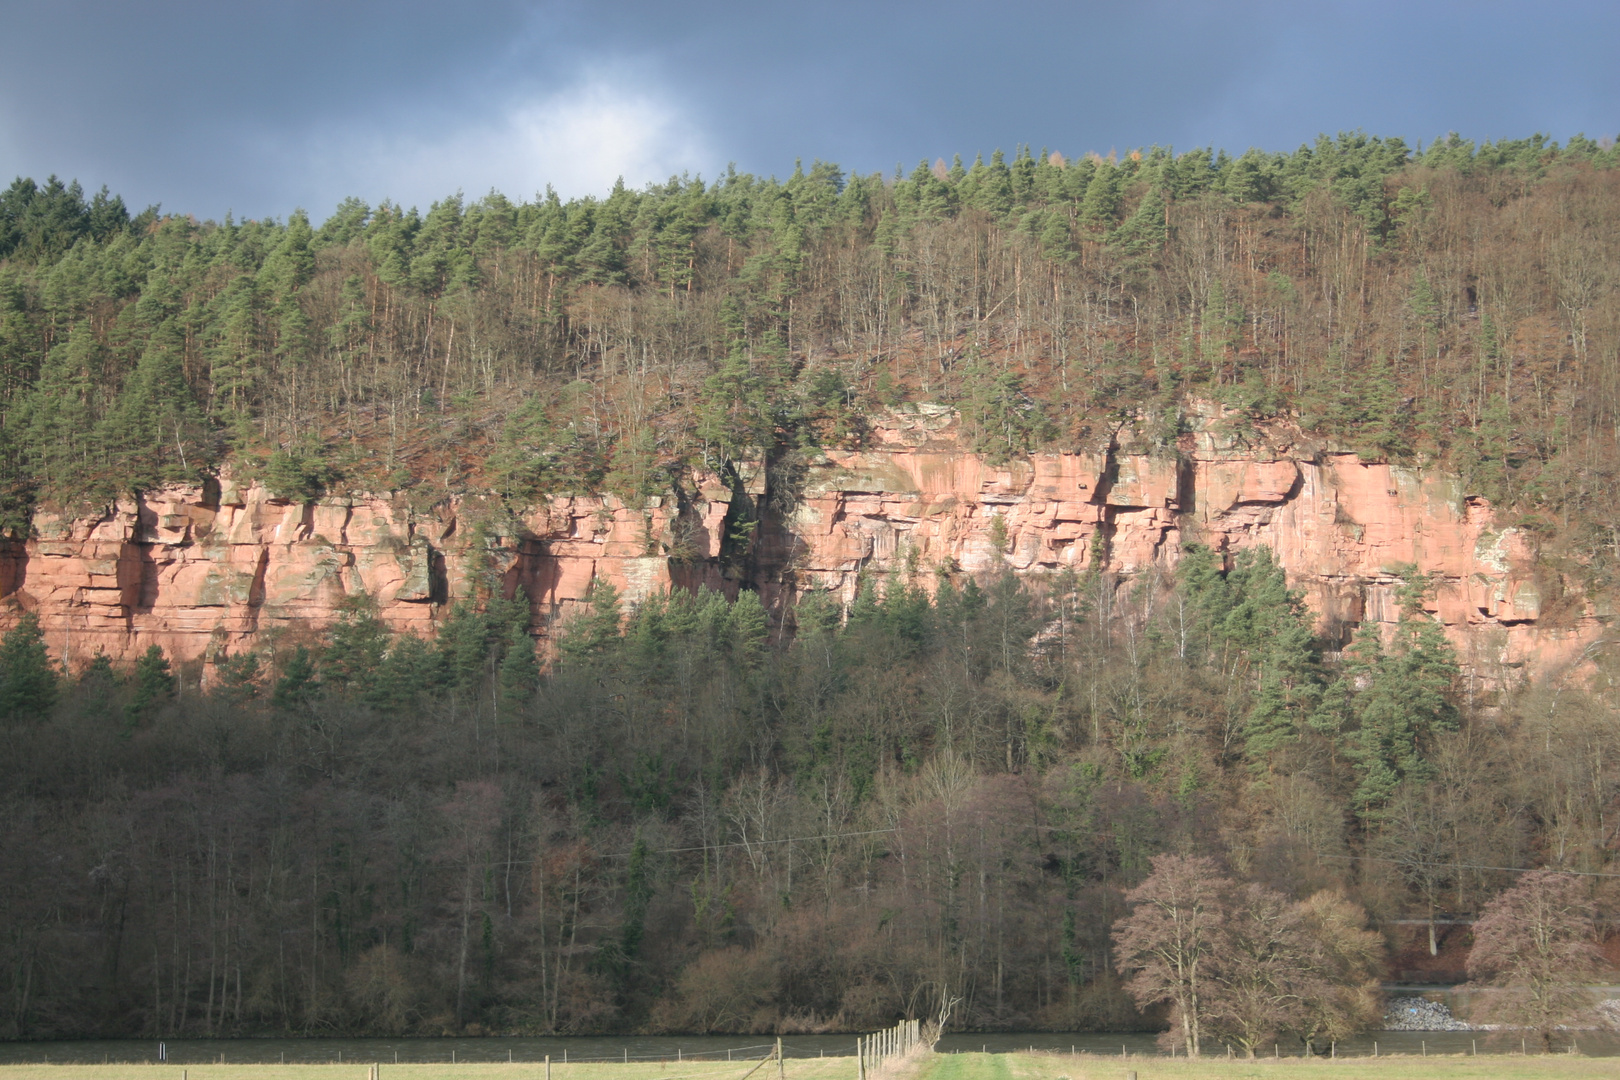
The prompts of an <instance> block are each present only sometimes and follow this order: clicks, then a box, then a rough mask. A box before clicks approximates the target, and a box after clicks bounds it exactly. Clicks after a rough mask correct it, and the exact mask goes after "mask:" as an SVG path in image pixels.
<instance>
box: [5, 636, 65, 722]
mask: <svg viewBox="0 0 1620 1080" xmlns="http://www.w3.org/2000/svg"><path fill="white" fill-rule="evenodd" d="M57 678H58V675H57V670H56V667H55V665H53V664H52V663H51V657H50V653H49V652H48V651H47V650H46V648H45V633H44V631H42V630H41V629H40V626H39V616H37V615H35V614H34V613H33V612H31V611H30V612H26V613H25V614H24V615H23V616H22V617H21V618H20V619H18V620H17V625H16V626H14V627H12V628H11V629H10V630H8V631H7V632H6V636H5V637H4V638H0V718H3V719H6V720H10V721H17V720H43V719H45V717H47V716H48V715H50V711H51V707H52V706H53V705H55V704H56V689H57V685H56V684H57Z"/></svg>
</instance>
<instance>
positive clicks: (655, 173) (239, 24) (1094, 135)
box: [0, 0, 1620, 220]
mask: <svg viewBox="0 0 1620 1080" xmlns="http://www.w3.org/2000/svg"><path fill="white" fill-rule="evenodd" d="M1617 42H1620V4H1616V3H1614V2H1613V0H1581V2H1568V3H1556V2H1543V3H1539V4H1531V3H1519V2H1514V3H1508V2H1492V0H1472V2H1467V3H1464V2H1455V3H1437V2H1425V0H1367V2H1360V3H1356V2H1331V0H1324V2H1317V0H1292V2H1281V0H1278V2H1272V0H1223V2H1202V0H1200V2H1193V0H1184V2H1174V0H1107V2H1091V0H1071V2H1069V3H1057V2H1038V0H1006V2H1003V3H995V4H993V3H972V2H961V0H931V2H926V3H924V2H913V0H894V2H890V0H818V2H814V3H797V4H784V3H770V2H761V0H754V2H751V3H743V2H734V0H660V2H647V0H598V2H582V0H483V2H471V0H469V2H463V3H459V4H445V3H428V2H425V0H392V2H377V0H322V2H311V0H208V2H205V0H146V2H136V0H0V175H3V179H0V182H4V181H6V180H9V179H10V177H12V176H14V175H19V174H20V175H26V176H34V177H36V178H41V179H42V178H43V177H44V176H46V175H47V174H50V173H56V174H59V175H61V176H63V177H64V178H69V177H77V178H78V179H80V180H81V181H82V182H83V183H84V185H85V186H86V188H87V189H91V190H93V189H95V188H96V187H99V186H100V185H102V184H107V185H108V186H109V187H111V188H112V189H113V190H114V191H115V192H119V193H122V194H123V195H124V196H125V198H126V200H127V201H128V202H129V203H131V205H132V206H134V207H137V208H138V207H140V206H144V205H146V204H148V203H153V202H161V203H162V204H163V206H164V207H165V209H167V210H170V211H176V212H189V213H193V214H196V215H198V216H199V217H215V218H217V217H221V216H223V215H224V214H225V212H226V211H227V210H232V211H234V212H235V213H236V215H237V216H238V217H239V218H240V217H261V216H267V215H268V216H276V217H283V216H285V215H286V214H287V213H288V212H289V211H291V210H292V209H293V208H294V207H298V206H303V207H306V208H307V209H308V210H309V211H310V212H311V214H312V215H313V216H314V217H315V218H316V219H317V220H319V219H321V218H323V217H325V216H326V214H328V213H329V212H330V211H331V209H332V207H333V206H334V205H335V204H336V203H337V202H338V200H340V199H341V198H343V197H344V196H345V195H356V196H359V197H360V198H362V199H364V200H366V201H367V202H369V203H373V204H374V203H376V202H378V201H380V200H382V199H384V198H391V199H393V200H395V201H398V202H403V203H405V204H407V205H410V204H415V205H420V206H423V207H424V208H425V207H426V205H427V204H428V203H430V202H432V201H433V200H434V199H436V198H439V197H442V196H443V195H446V194H448V193H451V192H453V191H455V190H457V189H460V190H462V191H465V192H466V193H467V194H468V195H469V196H477V195H481V194H483V193H484V192H486V191H488V190H489V189H490V188H492V187H493V188H498V189H499V190H501V191H504V192H505V193H507V194H508V195H510V196H513V197H532V196H533V194H534V193H535V192H537V191H539V190H541V189H543V188H544V187H545V185H546V184H548V183H550V184H553V185H555V186H556V188H557V189H558V191H559V192H561V193H562V194H563V195H565V196H571V195H583V194H590V193H595V192H604V191H606V189H607V188H608V187H609V186H610V185H611V184H612V182H613V180H614V178H615V177H616V176H621V175H622V176H623V177H624V178H625V180H626V181H627V182H628V183H630V184H632V185H640V184H643V183H645V182H647V181H649V180H658V179H663V178H665V177H667V176H669V175H671V174H672V173H677V172H682V171H690V172H693V173H698V174H701V175H703V176H705V177H711V178H712V177H713V176H715V175H716V174H718V173H719V172H721V171H723V170H724V168H725V167H726V165H727V163H728V162H735V163H736V164H737V166H738V167H739V168H740V169H743V170H745V171H751V172H759V173H776V174H778V175H785V174H786V173H787V172H789V171H791V169H792V168H793V162H794V159H795V158H803V159H804V160H805V161H806V163H808V162H809V161H811V160H812V159H815V158H822V159H827V160H833V161H837V162H839V163H840V164H842V165H843V166H844V167H845V168H846V169H851V170H859V171H862V172H869V171H873V170H878V169H882V170H892V169H893V168H894V166H895V164H896V163H898V162H903V163H905V165H906V167H907V168H908V169H909V168H910V167H911V166H912V165H913V164H915V163H916V162H917V160H918V159H920V158H927V159H929V160H932V159H934V158H936V157H944V158H945V159H946V160H947V161H948V160H949V159H950V157H951V155H953V154H956V153H960V154H962V155H963V156H964V158H967V159H968V160H971V158H972V155H973V154H974V153H975V152H978V151H984V152H986V153H988V152H989V151H991V150H993V149H996V148H997V147H1002V148H1005V149H1007V150H1008V151H1009V152H1010V151H1011V150H1012V149H1013V148H1014V147H1015V146H1016V145H1017V144H1019V143H1030V144H1032V145H1033V146H1034V147H1036V148H1040V147H1043V146H1047V147H1051V148H1052V149H1055V150H1062V151H1064V152H1065V153H1069V154H1074V153H1082V152H1085V151H1088V150H1097V151H1101V152H1107V150H1109V149H1110V148H1118V149H1120V150H1124V149H1126V148H1128V147H1133V146H1145V145H1151V144H1153V143H1160V144H1170V145H1174V146H1176V147H1177V148H1180V149H1188V148H1191V147H1193V146H1200V145H1215V146H1218V147H1225V148H1227V149H1230V150H1233V151H1241V150H1243V149H1244V148H1246V147H1248V146H1260V147H1263V148H1265V149H1269V150H1288V149H1292V148H1294V147H1295V146H1298V145H1299V144H1300V143H1301V142H1304V141H1308V140H1311V139H1313V138H1314V137H1315V136H1316V135H1317V133H1319V132H1329V133H1332V132H1336V131H1340V130H1348V129H1354V128H1362V129H1364V130H1366V131H1368V132H1371V133H1374V134H1380V135H1400V136H1403V137H1405V138H1407V139H1408V140H1410V141H1414V142H1415V141H1417V140H1429V139H1432V138H1434V137H1435V136H1437V135H1441V134H1444V133H1445V132H1447V131H1450V130H1456V131H1459V132H1461V133H1463V134H1464V135H1466V136H1468V137H1470V138H1475V139H1487V138H1491V139H1494V138H1503V137H1520V136H1524V135H1529V134H1532V133H1534V132H1538V131H1539V132H1546V133H1548V134H1551V135H1552V136H1553V137H1555V138H1558V139H1560V140H1562V139H1565V138H1567V137H1568V136H1570V135H1572V134H1574V133H1576V132H1578V131H1584V132H1585V133H1587V134H1588V135H1591V136H1593V137H1598V136H1600V135H1612V134H1614V133H1616V132H1617V131H1620V62H1617V58H1616V44H1617Z"/></svg>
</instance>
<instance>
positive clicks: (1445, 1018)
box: [1384, 997, 1620, 1031]
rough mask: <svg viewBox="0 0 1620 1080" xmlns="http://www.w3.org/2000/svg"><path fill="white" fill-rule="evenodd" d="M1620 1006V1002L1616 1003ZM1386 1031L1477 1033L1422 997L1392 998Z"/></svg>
mask: <svg viewBox="0 0 1620 1080" xmlns="http://www.w3.org/2000/svg"><path fill="white" fill-rule="evenodd" d="M1616 1004H1617V1005H1620V1002H1616ZM1384 1030H1385V1031H1476V1030H1478V1029H1477V1028H1475V1027H1474V1025H1472V1024H1465V1023H1463V1022H1462V1021H1461V1020H1458V1019H1457V1018H1456V1017H1455V1016H1452V1015H1451V1010H1450V1009H1449V1008H1447V1007H1446V1006H1444V1005H1442V1004H1441V1003H1440V1002H1438V1001H1430V1000H1429V999H1428V998H1420V997H1396V998H1390V999H1389V1001H1388V1002H1387V1003H1386V1004H1385V1006H1384Z"/></svg>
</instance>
